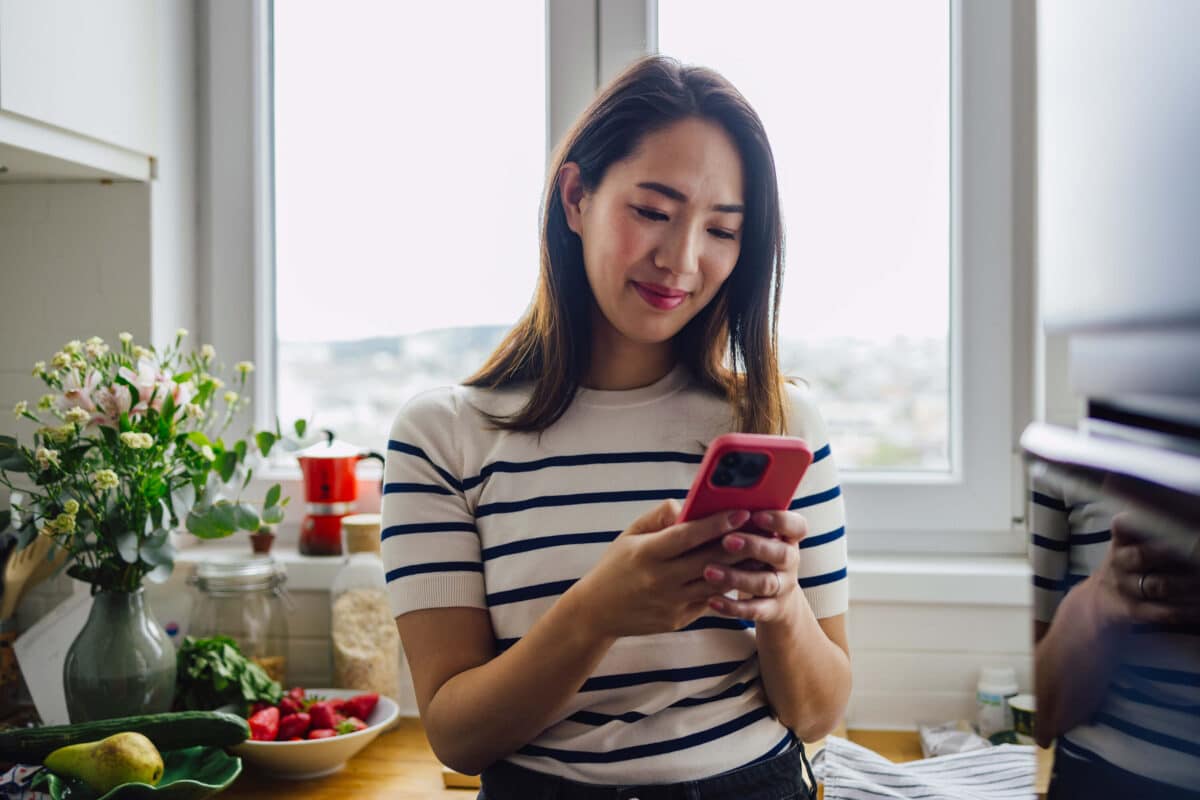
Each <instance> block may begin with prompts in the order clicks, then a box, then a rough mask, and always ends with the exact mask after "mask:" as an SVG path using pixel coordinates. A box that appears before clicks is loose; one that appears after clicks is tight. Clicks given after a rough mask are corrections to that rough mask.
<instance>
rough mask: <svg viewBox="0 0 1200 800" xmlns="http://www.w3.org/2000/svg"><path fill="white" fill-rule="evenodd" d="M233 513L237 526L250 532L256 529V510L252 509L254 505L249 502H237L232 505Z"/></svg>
mask: <svg viewBox="0 0 1200 800" xmlns="http://www.w3.org/2000/svg"><path fill="white" fill-rule="evenodd" d="M233 513H234V519H235V520H236V521H237V526H238V527H239V528H241V529H242V530H244V531H251V532H253V531H256V530H258V526H259V522H258V512H257V511H255V510H254V506H252V505H250V504H249V503H238V504H237V506H235V507H234V512H233Z"/></svg>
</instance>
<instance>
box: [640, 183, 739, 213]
mask: <svg viewBox="0 0 1200 800" xmlns="http://www.w3.org/2000/svg"><path fill="white" fill-rule="evenodd" d="M638 188H639V189H649V190H650V191H652V192H658V193H659V194H661V195H664V196H666V197H669V198H671V199H672V200H675V201H676V202H679V203H686V202H687V195H686V194H684V193H683V192H681V191H679V190H678V189H675V188H673V187H671V186H667V185H666V184H665V183H658V182H657V181H643V182H642V183H639V184H638ZM712 209H713V211H721V212H723V213H726V214H744V213H746V207H745V206H743V205H739V204H734V203H719V204H717V205H715V206H713V207H712Z"/></svg>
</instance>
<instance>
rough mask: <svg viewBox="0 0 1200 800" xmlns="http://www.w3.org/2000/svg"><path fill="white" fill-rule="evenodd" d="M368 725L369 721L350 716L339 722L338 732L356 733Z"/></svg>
mask: <svg viewBox="0 0 1200 800" xmlns="http://www.w3.org/2000/svg"><path fill="white" fill-rule="evenodd" d="M366 727H367V723H365V722H363V721H362V720H361V719H359V718H358V717H348V718H346V719H344V720H342V721H341V722H339V723H338V726H337V732H338V733H339V734H343V733H355V732H357V731H361V730H364V729H365V728H366Z"/></svg>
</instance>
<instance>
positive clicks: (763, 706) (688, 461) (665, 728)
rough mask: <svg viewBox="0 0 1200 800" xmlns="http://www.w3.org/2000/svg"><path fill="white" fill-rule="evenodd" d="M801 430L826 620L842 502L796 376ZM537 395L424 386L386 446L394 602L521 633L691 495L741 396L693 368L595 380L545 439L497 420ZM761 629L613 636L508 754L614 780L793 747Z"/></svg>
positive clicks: (839, 570)
mask: <svg viewBox="0 0 1200 800" xmlns="http://www.w3.org/2000/svg"><path fill="white" fill-rule="evenodd" d="M788 392H789V398H790V409H789V414H788V416H789V432H790V433H791V434H792V435H795V436H801V437H803V438H804V439H805V440H806V441H807V442H808V444H809V446H810V447H811V448H812V449H813V451H814V453H815V460H814V463H813V465H812V467H811V468H810V469H809V471H808V473H807V474H806V476H805V478H804V480H803V481H802V482H801V484H800V486H799V488H798V490H797V493H796V496H795V499H794V500H793V502H792V504H791V507H792V508H793V509H796V510H799V511H800V512H801V513H803V514H804V516H805V517H806V519H807V521H808V526H809V531H810V533H809V536H808V537H807V538H806V539H805V540H804V541H803V542H802V543H801V548H802V552H801V555H802V559H801V567H800V586H801V588H802V590H803V591H804V594H805V596H806V598H807V599H808V602H809V604H810V605H811V607H812V609H813V611H814V612H815V613H816V615H817V617H818V618H820V617H829V616H835V615H838V614H842V613H844V612H845V611H846V607H847V593H848V588H847V579H846V542H845V534H844V511H843V505H842V498H841V490H840V487H839V485H838V480H837V471H836V468H835V466H834V462H833V458H832V457H831V456H830V450H829V444H828V438H827V435H826V431H825V427H824V424H823V422H822V420H821V418H820V416H819V415H818V414H817V412H816V411H815V409H814V408H813V406H812V404H811V401H810V399H809V397H808V395H807V392H805V391H804V390H801V389H797V388H796V387H789V389H788ZM526 398H527V394H526V393H525V391H524V390H504V391H496V390H480V389H474V388H469V387H462V386H456V387H452V388H446V389H438V390H434V391H431V392H427V393H425V394H422V395H420V396H418V397H416V398H415V399H413V400H412V401H411V402H410V403H409V404H408V405H407V406H406V407H405V408H404V409H403V410H402V411H401V412H400V414H399V415H398V417H397V418H396V421H395V424H394V425H393V428H392V431H391V437H390V440H389V443H388V456H387V466H386V483H385V486H384V497H383V525H384V529H383V534H382V535H383V557H384V562H385V565H386V567H387V570H388V590H389V594H390V597H391V602H392V610H393V612H394V613H395V614H396V615H397V616H399V615H401V614H405V613H407V612H409V611H413V610H417V609H428V608H445V607H453V606H459V607H463V606H465V607H470V608H480V609H485V610H487V612H488V614H489V616H490V617H491V622H492V629H493V632H494V635H495V638H496V648H497V651H498V652H499V651H502V650H503V649H505V648H507V647H510V646H512V644H513V643H514V642H516V641H517V640H518V639H520V638H521V636H522V635H523V634H524V633H525V632H526V631H528V630H529V629H530V627H531V626H532V625H533V624H534V623H535V622H536V621H537V620H538V618H539V617H541V616H542V614H544V613H545V612H546V611H547V609H549V608H550V607H551V606H552V605H553V604H554V603H555V601H556V600H557V599H558V597H559V596H561V595H562V594H563V592H565V591H566V590H567V589H568V588H569V587H570V586H571V585H572V584H573V583H574V582H575V581H577V580H579V578H581V577H582V576H583V575H584V574H586V573H587V572H588V571H589V570H590V569H591V568H592V567H593V566H594V565H595V564H596V563H597V562H598V561H599V559H600V557H601V555H602V554H603V552H604V549H605V547H606V546H607V544H608V543H609V542H611V541H612V540H613V539H614V538H616V536H617V535H618V534H619V533H620V532H621V531H622V530H624V529H625V528H626V527H627V526H628V525H629V524H630V523H631V522H632V521H633V520H634V519H636V518H637V517H638V516H640V515H641V514H643V513H645V512H646V511H648V510H649V509H650V508H652V507H653V506H655V505H657V504H658V503H660V502H661V501H662V500H664V499H667V498H676V499H679V500H682V499H683V498H684V497H685V496H686V494H687V490H688V487H689V486H690V485H691V482H692V479H693V477H694V476H695V474H696V470H697V468H698V467H699V464H700V460H701V457H702V454H703V450H704V447H705V446H706V445H707V443H708V442H709V441H711V440H712V439H713V438H714V437H715V436H717V435H718V434H720V433H725V432H728V431H729V430H730V428H731V422H732V420H731V417H730V413H729V408H728V405H727V403H725V401H723V400H722V399H720V398H717V397H714V396H712V395H711V394H710V393H708V392H705V391H703V390H701V389H699V388H698V387H696V386H694V385H693V384H692V383H691V381H690V378H689V374H688V372H687V371H686V369H684V368H683V367H677V368H676V369H675V370H673V371H672V372H671V373H669V374H668V375H667V376H665V377H664V378H662V379H661V380H659V381H657V382H656V383H654V384H652V385H650V386H646V387H642V388H639V389H633V390H629V391H600V390H591V389H581V390H579V392H578V394H577V395H576V398H575V400H574V402H573V403H572V405H571V407H570V408H569V409H568V410H567V412H566V413H565V414H564V415H563V417H562V418H561V419H559V420H558V421H557V422H556V423H555V424H554V425H552V426H551V427H550V428H548V429H546V430H545V431H544V432H543V433H542V435H541V436H540V438H539V437H538V436H537V435H536V434H525V433H514V432H509V431H496V430H490V429H489V427H488V425H487V423H486V420H485V419H484V418H483V416H482V415H481V413H480V411H481V410H483V411H488V412H490V413H499V414H510V413H512V412H513V411H515V410H517V409H518V408H520V407H521V406H522V405H523V402H524V401H525V399H526ZM791 741H792V735H791V733H790V732H789V731H788V730H787V729H786V728H785V727H784V726H783V725H782V724H780V723H779V722H778V721H777V720H776V719H775V718H774V717H773V716H772V715H771V713H770V710H769V708H768V707H767V703H766V696H765V694H764V691H763V687H762V682H761V680H760V677H759V669H758V662H757V658H756V648H755V638H754V628H753V624H752V623H749V622H744V621H741V620H731V619H725V618H721V617H718V616H704V617H701V618H700V619H699V620H697V621H696V622H694V623H692V624H691V625H689V626H687V627H686V628H684V629H682V630H679V631H676V632H673V633H665V634H658V635H650V636H633V637H625V638H622V639H619V640H617V642H616V644H614V645H613V647H612V648H611V649H610V650H609V652H608V653H607V654H606V655H605V657H604V658H603V660H602V661H601V662H600V664H599V665H598V666H597V668H596V670H595V672H594V674H593V675H592V676H591V677H590V678H588V679H587V680H586V681H585V682H584V684H583V686H582V687H581V688H580V689H579V691H578V692H577V694H576V695H575V697H574V698H573V699H572V700H571V701H570V702H569V703H568V704H567V705H566V707H565V709H564V711H563V714H562V718H561V719H560V720H558V721H557V722H555V723H554V724H552V725H550V726H549V727H548V728H547V729H546V730H545V731H543V732H542V734H541V735H540V736H539V737H538V738H537V739H536V740H534V741H532V742H530V743H529V744H528V745H527V746H525V747H524V748H522V749H521V750H520V751H518V752H517V753H514V754H513V755H512V756H510V757H509V759H508V760H509V761H511V762H513V763H515V764H518V765H520V766H524V767H527V768H530V769H535V770H539V771H542V772H549V773H553V774H558V775H562V776H564V777H567V778H570V779H572V780H577V781H582V782H586V783H600V784H630V783H672V782H679V781H685V780H695V779H698V778H702V777H707V776H710V775H715V774H718V773H721V772H725V771H727V770H731V769H736V768H738V767H741V766H744V765H746V764H749V763H752V762H754V761H757V760H759V759H762V758H766V757H769V756H771V755H774V754H776V753H778V752H780V751H782V750H783V749H784V748H785V747H786V746H787V745H788V744H789V743H790V742H791Z"/></svg>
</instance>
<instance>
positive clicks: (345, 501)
mask: <svg viewBox="0 0 1200 800" xmlns="http://www.w3.org/2000/svg"><path fill="white" fill-rule="evenodd" d="M366 459H377V460H378V461H379V463H380V464H382V463H383V456H381V455H380V454H379V453H376V452H373V451H368V452H362V451H360V450H359V449H358V448H357V447H354V446H353V445H349V444H346V443H345V442H337V441H334V440H333V439H332V438H331V439H329V441H326V442H321V443H320V444H316V445H313V446H312V447H309V448H307V449H305V450H302V451H301V452H300V455H299V457H298V460H299V461H300V471H301V472H302V473H303V474H304V501H305V503H307V506H308V515H307V516H306V517H305V518H304V522H303V523H302V524H301V526H300V552H301V553H303V554H304V555H309V556H337V555H341V553H342V517H344V516H346V515H347V514H353V513H354V503H355V501H356V500H357V499H358V483H357V480H358V475H357V467H358V465H359V463H361V462H362V461H364V460H366Z"/></svg>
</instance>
